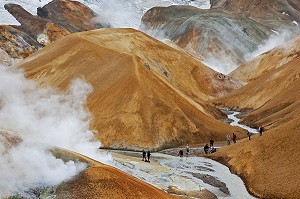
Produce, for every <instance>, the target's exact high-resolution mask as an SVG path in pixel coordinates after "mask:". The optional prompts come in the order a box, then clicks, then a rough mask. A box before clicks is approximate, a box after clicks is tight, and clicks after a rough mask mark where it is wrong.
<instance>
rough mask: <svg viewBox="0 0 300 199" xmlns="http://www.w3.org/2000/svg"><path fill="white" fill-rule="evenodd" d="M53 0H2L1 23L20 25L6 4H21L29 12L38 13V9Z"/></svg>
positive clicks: (0, 3)
mask: <svg viewBox="0 0 300 199" xmlns="http://www.w3.org/2000/svg"><path fill="white" fill-rule="evenodd" d="M50 1H51V0H15V1H14V0H1V1H0V25H4V24H5V25H7V24H10V25H20V23H19V22H18V21H17V20H16V19H15V18H14V17H13V16H12V15H11V14H10V13H9V12H8V11H6V10H5V8H4V5H5V4H8V3H15V4H19V5H20V6H22V7H23V8H25V9H26V10H27V11H28V12H30V13H31V14H33V15H36V9H37V8H38V7H42V6H44V5H46V4H47V3H49V2H50Z"/></svg>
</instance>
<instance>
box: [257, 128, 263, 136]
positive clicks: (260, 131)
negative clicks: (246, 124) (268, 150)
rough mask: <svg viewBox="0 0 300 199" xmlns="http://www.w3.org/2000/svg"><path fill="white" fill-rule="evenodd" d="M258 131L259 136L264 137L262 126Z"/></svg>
mask: <svg viewBox="0 0 300 199" xmlns="http://www.w3.org/2000/svg"><path fill="white" fill-rule="evenodd" d="M258 130H259V135H260V136H262V134H263V131H264V127H262V126H260V127H259V128H258Z"/></svg>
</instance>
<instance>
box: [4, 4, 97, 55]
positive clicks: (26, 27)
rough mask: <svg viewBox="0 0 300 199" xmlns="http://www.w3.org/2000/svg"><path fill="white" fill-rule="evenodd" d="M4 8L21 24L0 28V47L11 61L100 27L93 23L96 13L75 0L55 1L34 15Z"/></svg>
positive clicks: (8, 7)
mask: <svg viewBox="0 0 300 199" xmlns="http://www.w3.org/2000/svg"><path fill="white" fill-rule="evenodd" d="M5 9H6V10H7V11H8V12H9V13H10V14H11V15H13V16H14V17H15V18H16V19H17V20H18V21H19V22H20V24H21V25H20V26H9V25H6V26H1V31H2V32H1V35H2V36H1V37H2V38H3V39H2V41H1V43H0V45H1V46H0V47H1V49H3V50H4V51H6V52H7V53H8V54H9V55H11V56H12V57H14V58H24V57H27V56H28V55H29V54H31V53H33V52H35V51H36V50H37V49H39V48H41V47H42V46H46V45H48V44H49V43H52V42H54V41H56V40H57V39H59V38H61V37H63V36H66V35H69V34H70V33H73V32H80V31H86V30H92V29H96V28H100V27H102V26H101V25H100V24H98V23H96V22H95V21H94V17H95V16H96V13H95V12H94V11H93V10H91V9H90V8H89V7H87V6H85V5H84V4H82V3H80V2H77V1H64V0H54V1H52V2H50V3H48V4H47V5H45V6H43V7H39V8H38V9H37V16H34V15H32V14H31V13H29V12H27V11H26V10H25V9H24V8H22V7H21V6H20V5H17V4H12V3H10V4H6V5H5ZM12 30H13V31H12ZM8 32H9V34H10V36H7V35H8ZM16 38H18V39H16Z"/></svg>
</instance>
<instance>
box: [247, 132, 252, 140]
mask: <svg viewBox="0 0 300 199" xmlns="http://www.w3.org/2000/svg"><path fill="white" fill-rule="evenodd" d="M247 135H248V138H249V140H251V135H252V133H251V132H250V131H248V133H247Z"/></svg>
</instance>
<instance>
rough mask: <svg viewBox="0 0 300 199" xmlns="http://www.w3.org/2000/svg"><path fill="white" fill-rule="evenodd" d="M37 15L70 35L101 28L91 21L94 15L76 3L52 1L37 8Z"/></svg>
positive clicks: (59, 0) (90, 10) (62, 0)
mask: <svg viewBox="0 0 300 199" xmlns="http://www.w3.org/2000/svg"><path fill="white" fill-rule="evenodd" d="M37 15H38V16H39V17H40V18H43V19H48V20H50V21H51V22H52V23H53V24H56V25H59V26H60V27H63V28H65V29H66V30H68V31H69V32H71V33H72V32H81V31H86V30H92V29H97V28H100V27H102V26H101V25H100V24H97V23H96V22H95V21H94V20H93V18H94V17H96V13H95V12H94V11H93V10H92V9H90V8H89V7H87V6H85V5H84V4H82V3H80V2H78V1H66V0H53V1H51V2H50V3H48V4H47V5H45V6H43V7H42V8H38V10H37Z"/></svg>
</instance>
